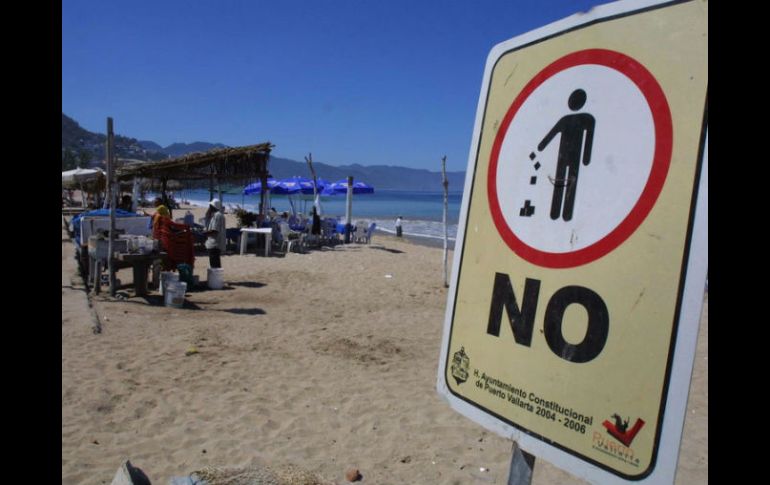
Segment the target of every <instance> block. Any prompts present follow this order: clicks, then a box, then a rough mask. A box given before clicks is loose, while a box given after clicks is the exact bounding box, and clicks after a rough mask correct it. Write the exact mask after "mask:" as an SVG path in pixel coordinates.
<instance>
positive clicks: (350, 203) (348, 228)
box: [345, 175, 353, 244]
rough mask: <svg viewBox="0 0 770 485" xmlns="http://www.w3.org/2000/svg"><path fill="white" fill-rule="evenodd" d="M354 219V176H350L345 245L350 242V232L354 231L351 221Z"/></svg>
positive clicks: (346, 207) (346, 205) (346, 208)
mask: <svg viewBox="0 0 770 485" xmlns="http://www.w3.org/2000/svg"><path fill="white" fill-rule="evenodd" d="M352 217H353V176H352V175H350V176H348V194H347V200H346V204H345V244H348V243H349V242H350V232H351V231H352V230H353V227H352V224H351V222H350V220H351V219H352Z"/></svg>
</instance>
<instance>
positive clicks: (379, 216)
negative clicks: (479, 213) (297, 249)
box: [174, 189, 462, 241]
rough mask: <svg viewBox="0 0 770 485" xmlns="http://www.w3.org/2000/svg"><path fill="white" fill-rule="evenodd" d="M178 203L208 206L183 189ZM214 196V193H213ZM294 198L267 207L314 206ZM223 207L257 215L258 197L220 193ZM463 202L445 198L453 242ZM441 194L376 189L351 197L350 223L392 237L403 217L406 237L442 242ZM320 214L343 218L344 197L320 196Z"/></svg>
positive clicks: (204, 193) (205, 196) (200, 195)
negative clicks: (368, 225)
mask: <svg viewBox="0 0 770 485" xmlns="http://www.w3.org/2000/svg"><path fill="white" fill-rule="evenodd" d="M174 197H175V198H176V200H177V201H182V200H186V201H188V202H189V203H190V204H192V205H198V206H201V207H205V206H206V205H208V201H209V192H208V190H185V191H179V192H177V193H175V194H174ZM215 197H216V193H215ZM300 197H302V198H301V199H299V198H298V197H297V196H294V197H292V200H291V201H290V200H289V197H288V196H285V195H271V197H270V200H271V201H270V205H271V206H272V207H274V208H275V209H276V210H277V211H278V212H283V211H287V212H289V213H291V211H292V208H291V203H292V202H293V203H294V207H295V210H296V211H298V212H304V213H305V214H308V213H309V212H310V211H311V210H312V207H313V200H312V199H313V196H312V195H308V196H300ZM222 198H223V199H224V200H223V201H222V203H223V204H224V205H225V207H228V208H230V209H235V208H236V207H238V206H240V207H243V208H245V209H246V210H248V211H251V212H256V211H257V207H258V205H259V195H246V196H244V195H242V194H240V193H228V192H224V193H223V194H222ZM461 202H462V193H461V192H454V193H452V192H450V193H449V196H448V211H447V226H448V227H447V232H448V235H449V240H450V241H454V239H455V236H456V235H457V222H458V220H459V214H460V204H461ZM443 211H444V194H443V192H408V191H400V190H376V189H375V193H373V194H358V195H353V210H352V220H353V222H354V223H355V222H356V221H359V220H362V221H363V220H365V221H368V222H375V223H377V229H378V230H381V231H384V232H387V233H391V234H395V232H396V231H395V222H396V217H398V216H401V217H402V218H403V221H402V228H403V232H404V235H405V236H415V237H421V238H427V239H436V240H442V239H443V237H444V224H443V222H442V218H443ZM321 215H322V216H323V217H334V216H338V217H340V218H341V219H344V217H345V195H344V194H342V195H335V196H330V197H321Z"/></svg>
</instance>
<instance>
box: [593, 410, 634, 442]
mask: <svg viewBox="0 0 770 485" xmlns="http://www.w3.org/2000/svg"><path fill="white" fill-rule="evenodd" d="M612 419H614V420H615V422H614V423H611V422H609V420H604V422H603V423H602V426H604V427H605V428H607V432H608V433H609V434H611V435H612V437H613V438H615V439H616V440H618V441H620V442H621V443H623V444H624V445H625V446H631V442H632V441H634V438H635V437H636V434H637V433H638V432H639V430H640V429H642V426H644V420H643V419H641V418H636V423H634V426H633V427H632V428H631V429H628V421H629V419H628V418H626V420H625V421H623V419H622V418H621V417H620V416H619V415H618V414H613V415H612Z"/></svg>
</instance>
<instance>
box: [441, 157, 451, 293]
mask: <svg viewBox="0 0 770 485" xmlns="http://www.w3.org/2000/svg"><path fill="white" fill-rule="evenodd" d="M441 176H442V177H443V178H444V182H443V183H442V185H443V186H444V288H449V278H448V276H447V275H448V274H449V273H448V271H447V267H446V258H447V239H448V238H449V234H448V232H447V227H446V213H447V205H448V204H449V200H448V198H449V196H448V194H447V192H448V191H449V180H447V178H446V155H444V156H443V157H442V158H441Z"/></svg>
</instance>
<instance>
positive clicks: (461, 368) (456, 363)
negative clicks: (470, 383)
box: [452, 347, 471, 385]
mask: <svg viewBox="0 0 770 485" xmlns="http://www.w3.org/2000/svg"><path fill="white" fill-rule="evenodd" d="M470 363H471V359H470V357H468V354H466V353H465V347H460V350H459V351H458V352H455V353H454V355H453V356H452V377H454V378H455V381H456V382H457V385H460V384H462V383H463V382H465V381H467V380H468V367H469V366H470Z"/></svg>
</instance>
